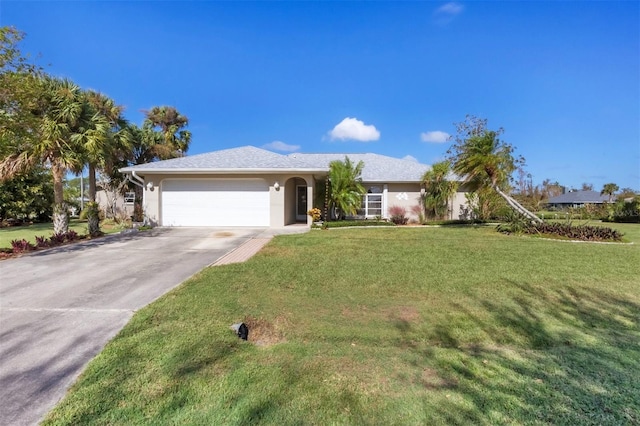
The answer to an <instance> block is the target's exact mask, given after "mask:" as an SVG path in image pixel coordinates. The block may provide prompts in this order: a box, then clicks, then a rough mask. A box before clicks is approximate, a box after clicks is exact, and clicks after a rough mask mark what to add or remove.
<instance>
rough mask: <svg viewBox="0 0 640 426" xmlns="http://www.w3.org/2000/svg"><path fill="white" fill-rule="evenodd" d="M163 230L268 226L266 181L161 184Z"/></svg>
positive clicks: (175, 181) (239, 180)
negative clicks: (172, 228) (168, 227)
mask: <svg viewBox="0 0 640 426" xmlns="http://www.w3.org/2000/svg"><path fill="white" fill-rule="evenodd" d="M162 224H163V225H164V226H269V185H268V184H267V182H265V180H264V179H169V180H165V181H163V182H162Z"/></svg>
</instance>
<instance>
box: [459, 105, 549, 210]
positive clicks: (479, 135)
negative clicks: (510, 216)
mask: <svg viewBox="0 0 640 426" xmlns="http://www.w3.org/2000/svg"><path fill="white" fill-rule="evenodd" d="M486 125H487V120H486V119H479V118H476V117H473V116H467V119H466V121H465V122H462V123H459V124H458V126H457V128H458V136H457V137H456V143H455V144H454V145H453V146H452V147H451V149H450V150H449V155H450V161H451V163H452V164H453V171H454V172H455V173H457V174H458V175H460V176H462V177H463V178H464V181H465V183H467V184H468V185H469V186H470V188H471V189H472V190H474V189H478V188H481V187H491V188H493V189H494V190H495V191H496V192H497V193H498V194H499V195H500V196H501V197H502V198H504V200H505V201H506V202H507V204H509V206H510V207H511V208H513V209H514V210H515V211H517V212H518V213H520V214H522V215H524V216H525V217H527V218H529V219H531V220H532V221H534V222H542V220H541V219H540V218H539V217H537V216H536V215H535V214H533V213H531V212H530V211H529V210H527V209H526V208H524V207H523V206H522V205H521V204H520V203H518V202H517V201H516V200H515V199H513V197H511V196H509V195H508V194H507V193H506V192H505V190H507V188H508V186H509V177H510V176H511V174H512V173H513V172H514V171H515V170H516V169H517V168H518V166H521V165H522V164H523V163H524V159H523V158H522V157H520V158H518V159H516V158H514V157H513V151H514V148H513V147H512V146H511V145H510V144H508V143H506V142H503V141H501V140H500V139H499V136H500V134H501V133H502V129H500V130H498V131H493V130H488V129H487V127H486Z"/></svg>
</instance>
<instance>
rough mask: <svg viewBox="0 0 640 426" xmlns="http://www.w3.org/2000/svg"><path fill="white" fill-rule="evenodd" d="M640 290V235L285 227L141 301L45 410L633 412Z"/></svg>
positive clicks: (113, 420)
mask: <svg viewBox="0 0 640 426" xmlns="http://www.w3.org/2000/svg"><path fill="white" fill-rule="evenodd" d="M615 226H616V227H618V229H620V230H621V231H622V232H625V234H626V236H627V238H629V239H630V240H632V241H634V242H636V243H637V242H638V241H639V240H640V228H639V227H638V226H637V225H615ZM639 289H640V248H639V246H638V244H633V245H603V244H557V245H549V244H548V243H546V242H541V241H540V240H538V239H533V238H513V237H509V236H504V235H500V234H498V233H496V232H495V231H494V230H493V229H492V228H488V227H475V228H470V227H464V228H463V227H460V228H394V229H362V230H339V229H337V230H330V231H318V232H309V233H307V234H303V235H288V236H279V237H276V238H274V240H272V241H271V242H270V243H269V244H268V245H267V246H265V248H264V249H263V250H262V251H261V252H260V253H258V254H257V255H256V256H254V257H253V258H252V259H250V260H249V261H248V262H245V263H240V264H232V265H226V266H220V267H214V268H209V269H206V270H205V271H203V272H202V273H200V274H198V275H197V276H195V277H193V278H192V279H190V280H189V281H187V282H186V283H185V284H183V285H182V286H180V287H179V288H178V289H176V290H174V291H172V292H171V293H169V294H167V295H166V296H164V297H163V298H161V299H160V300H158V301H157V302H155V303H153V304H152V305H150V306H148V307H147V308H145V309H143V310H141V311H139V312H138V313H136V315H135V316H134V318H133V319H132V321H131V322H130V323H129V324H128V325H127V326H126V327H125V328H124V329H123V330H122V331H121V332H120V333H119V334H118V336H117V337H116V338H114V340H113V341H112V342H110V343H109V344H108V345H107V347H106V348H105V350H104V351H103V352H102V353H101V354H100V355H99V356H98V357H96V359H94V360H93V361H92V362H91V363H90V365H89V367H88V368H87V370H86V371H85V372H84V373H83V374H82V376H81V377H80V379H79V380H78V382H77V383H76V384H75V385H74V386H73V388H72V389H71V391H70V392H69V394H68V395H67V397H66V398H65V399H64V400H63V401H62V402H61V403H60V404H59V405H58V407H56V409H55V410H53V411H52V412H51V413H50V414H49V416H48V417H47V419H46V420H45V424H121V423H127V424H148V423H154V424H167V423H168V424H178V423H180V424H183V423H184V424H249V423H253V422H263V423H265V424H480V425H490V424H523V423H527V424H547V423H552V424H567V425H569V424H612V425H613V424H634V423H638V422H640V400H639V399H638V398H637V395H640V382H638V381H637V380H636V379H635V377H634V375H633V374H629V372H633V371H640V345H639V344H638V342H640V291H639ZM238 321H246V322H248V323H250V324H253V327H252V328H253V330H254V331H257V330H258V331H259V332H258V333H256V334H252V333H251V332H250V335H249V338H250V341H249V342H243V341H241V340H239V339H237V337H235V336H234V335H233V333H232V332H231V331H230V330H229V325H230V324H232V323H234V322H238ZM260 339H261V340H260Z"/></svg>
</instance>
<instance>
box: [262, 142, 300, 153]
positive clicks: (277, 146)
mask: <svg viewBox="0 0 640 426" xmlns="http://www.w3.org/2000/svg"><path fill="white" fill-rule="evenodd" d="M262 147H263V148H267V149H273V150H276V151H284V152H293V151H297V150H299V149H300V145H289V144H286V143H284V142H282V141H273V142H270V143H268V144H265V145H262Z"/></svg>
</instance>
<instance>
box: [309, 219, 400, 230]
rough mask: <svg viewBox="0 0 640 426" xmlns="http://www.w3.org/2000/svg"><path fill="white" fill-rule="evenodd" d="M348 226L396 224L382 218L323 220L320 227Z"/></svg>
mask: <svg viewBox="0 0 640 426" xmlns="http://www.w3.org/2000/svg"><path fill="white" fill-rule="evenodd" d="M349 226H396V225H395V223H392V222H386V221H383V220H338V221H335V222H326V221H325V222H323V224H322V228H323V229H326V228H344V227H349Z"/></svg>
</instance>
